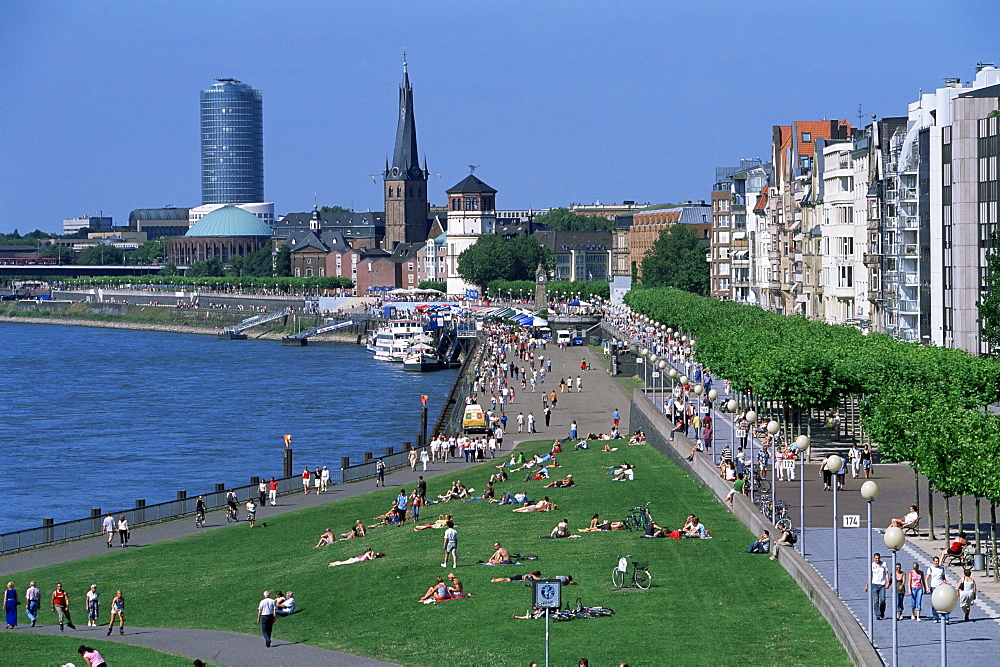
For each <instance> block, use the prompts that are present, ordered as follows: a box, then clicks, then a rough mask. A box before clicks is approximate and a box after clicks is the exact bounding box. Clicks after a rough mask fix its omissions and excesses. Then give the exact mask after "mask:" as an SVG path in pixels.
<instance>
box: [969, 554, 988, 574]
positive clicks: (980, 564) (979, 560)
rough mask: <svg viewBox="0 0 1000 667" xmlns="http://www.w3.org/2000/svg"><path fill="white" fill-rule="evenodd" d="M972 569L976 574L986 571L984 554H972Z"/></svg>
mask: <svg viewBox="0 0 1000 667" xmlns="http://www.w3.org/2000/svg"><path fill="white" fill-rule="evenodd" d="M972 569H973V570H975V571H976V572H982V571H983V570H985V569H986V554H972Z"/></svg>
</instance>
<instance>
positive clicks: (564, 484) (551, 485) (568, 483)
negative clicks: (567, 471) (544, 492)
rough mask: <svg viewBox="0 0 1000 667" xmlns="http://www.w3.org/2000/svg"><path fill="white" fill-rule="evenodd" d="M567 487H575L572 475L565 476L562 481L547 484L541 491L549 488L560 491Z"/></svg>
mask: <svg viewBox="0 0 1000 667" xmlns="http://www.w3.org/2000/svg"><path fill="white" fill-rule="evenodd" d="M567 486H576V482H574V481H573V475H566V476H565V477H563V478H562V479H557V480H555V481H554V482H549V483H548V484H546V485H545V486H543V487H542V488H543V489H549V488H553V489H562V488H565V487H567Z"/></svg>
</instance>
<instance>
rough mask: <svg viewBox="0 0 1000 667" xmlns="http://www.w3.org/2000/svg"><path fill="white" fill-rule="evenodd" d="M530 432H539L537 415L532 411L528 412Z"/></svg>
mask: <svg viewBox="0 0 1000 667" xmlns="http://www.w3.org/2000/svg"><path fill="white" fill-rule="evenodd" d="M546 409H548V408H546ZM528 433H538V431H537V430H536V429H535V415H534V414H533V413H531V412H529V413H528Z"/></svg>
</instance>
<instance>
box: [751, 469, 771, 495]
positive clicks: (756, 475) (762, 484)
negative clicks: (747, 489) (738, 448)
mask: <svg viewBox="0 0 1000 667" xmlns="http://www.w3.org/2000/svg"><path fill="white" fill-rule="evenodd" d="M750 485H751V486H752V487H753V490H754V494H758V493H768V492H770V491H771V480H769V479H768V478H766V477H762V476H761V474H760V472H759V471H758V470H756V469H754V471H753V473H752V474H751V475H750Z"/></svg>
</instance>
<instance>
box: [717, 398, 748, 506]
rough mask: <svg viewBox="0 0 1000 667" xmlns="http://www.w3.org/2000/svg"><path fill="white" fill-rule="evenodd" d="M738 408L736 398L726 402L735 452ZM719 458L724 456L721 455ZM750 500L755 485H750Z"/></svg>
mask: <svg viewBox="0 0 1000 667" xmlns="http://www.w3.org/2000/svg"><path fill="white" fill-rule="evenodd" d="M738 407H740V404H739V403H737V402H736V399H735V398H731V399H729V400H728V401H726V410H727V411H729V425H730V426H731V427H732V428H730V429H729V430H730V432H731V433H732V436H733V437H732V441H733V449H734V450H735V449H736V409H737V408H738ZM716 449H717V450H718V449H719V448H718V447H716ZM719 456H722V455H721V454H720V455H719ZM713 461H714V462H715V464H716V465H718V463H719V460H718V459H717V458H713ZM750 498H751V500H752V499H753V484H751V485H750Z"/></svg>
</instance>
